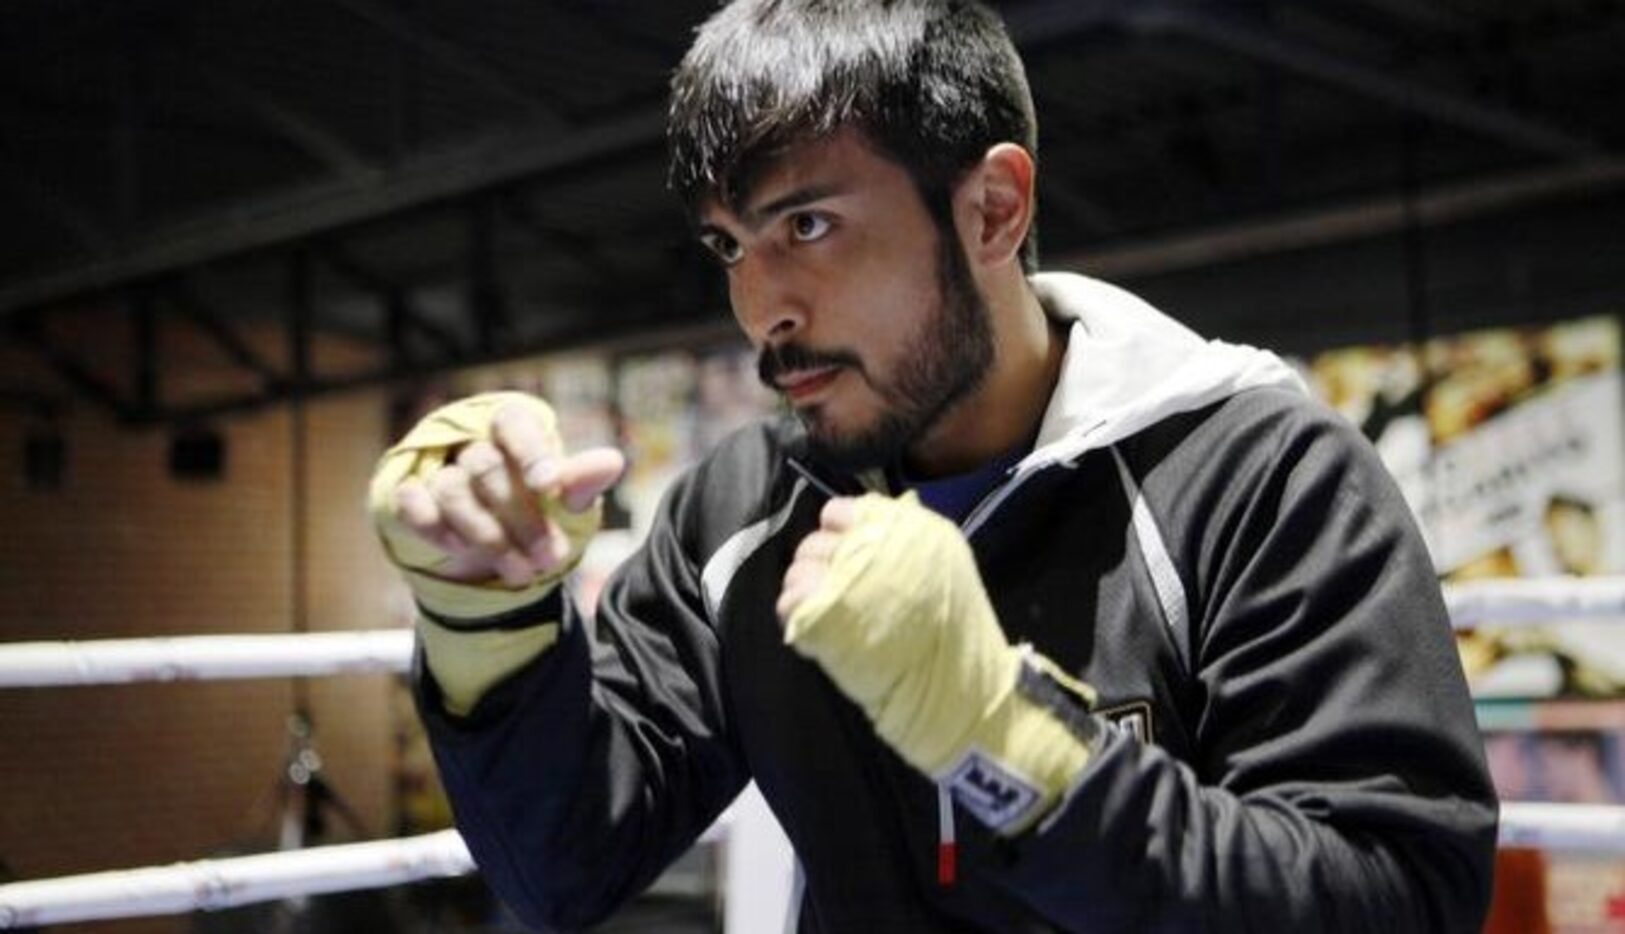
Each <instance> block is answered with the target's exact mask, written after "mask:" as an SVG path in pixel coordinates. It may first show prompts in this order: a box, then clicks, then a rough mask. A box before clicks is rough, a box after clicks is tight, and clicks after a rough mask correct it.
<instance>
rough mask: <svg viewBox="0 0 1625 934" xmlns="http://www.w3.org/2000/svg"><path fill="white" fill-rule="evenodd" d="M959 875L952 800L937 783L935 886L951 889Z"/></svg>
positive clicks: (946, 789) (941, 784)
mask: <svg viewBox="0 0 1625 934" xmlns="http://www.w3.org/2000/svg"><path fill="white" fill-rule="evenodd" d="M958 874H959V844H958V843H957V842H955V840H954V799H953V797H952V796H950V795H949V794H948V786H947V785H945V784H943V783H942V782H938V783H937V885H939V886H941V887H942V888H945V889H949V888H953V885H954V882H955V881H956V879H957V877H958Z"/></svg>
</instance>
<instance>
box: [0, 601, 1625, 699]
mask: <svg viewBox="0 0 1625 934" xmlns="http://www.w3.org/2000/svg"><path fill="white" fill-rule="evenodd" d="M1444 595H1445V605H1446V606H1447V607H1448V608H1449V610H1450V616H1451V619H1452V621H1453V623H1454V625H1455V626H1456V627H1457V628H1459V629H1470V628H1473V627H1476V626H1480V625H1485V624H1491V623H1493V624H1501V625H1505V624H1525V625H1527V624H1530V623H1537V622H1549V621H1551V620H1554V619H1605V618H1610V617H1621V618H1625V577H1592V578H1531V579H1509V580H1485V581H1471V582H1466V583H1460V584H1450V585H1446V586H1445V588H1444ZM411 661H412V632H411V630H410V629H376V630H360V631H345V632H320V633H307V634H299V635H291V634H290V635H246V636H165V637H158V638H149V639H105V640H92V641H63V642H16V643H11V644H0V688H20V687H51V686H57V685H87V684H129V683H134V682H140V681H191V680H215V679H236V678H296V677H317V676H324V675H338V674H354V673H362V672H376V671H384V672H403V671H406V670H407V669H408V668H409V667H411Z"/></svg>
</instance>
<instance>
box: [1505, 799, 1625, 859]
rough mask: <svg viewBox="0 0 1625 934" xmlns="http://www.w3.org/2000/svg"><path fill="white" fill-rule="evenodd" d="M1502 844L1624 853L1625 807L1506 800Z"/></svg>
mask: <svg viewBox="0 0 1625 934" xmlns="http://www.w3.org/2000/svg"><path fill="white" fill-rule="evenodd" d="M1501 845H1502V846H1505V847H1526V848H1528V849H1536V850H1561V851H1565V852H1583V853H1607V854H1612V855H1615V856H1625V807H1621V806H1619V805H1612V804H1544V803H1537V802H1531V801H1505V802H1502V804H1501Z"/></svg>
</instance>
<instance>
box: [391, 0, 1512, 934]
mask: <svg viewBox="0 0 1625 934" xmlns="http://www.w3.org/2000/svg"><path fill="white" fill-rule="evenodd" d="M1080 93H1088V90H1087V89H1080ZM669 136H670V142H671V150H672V162H673V164H672V181H673V187H674V188H675V189H676V190H677V192H678V194H679V195H680V197H681V198H682V199H683V202H684V204H685V205H686V206H687V208H688V210H689V212H690V215H691V217H692V219H693V221H694V229H695V233H696V238H697V239H698V241H699V242H700V244H701V245H702V247H703V248H704V249H706V250H708V251H709V252H710V253H711V254H712V255H713V256H714V257H715V258H716V260H717V263H718V265H719V266H720V267H721V269H722V275H725V276H726V278H727V282H728V289H729V296H730V301H731V304H732V308H733V313H734V316H735V318H736V319H737V321H738V323H739V325H740V327H741V329H742V330H743V331H744V333H745V335H746V337H747V338H748V339H749V340H750V342H751V344H752V346H753V347H754V348H755V349H756V350H757V352H758V354H759V357H760V370H761V374H762V377H763V379H764V380H765V381H766V382H767V383H768V384H769V385H770V386H772V387H773V388H774V389H775V390H777V391H778V392H779V393H780V394H782V396H783V397H784V399H785V401H786V403H787V410H788V411H787V413H786V414H785V415H784V416H783V417H781V418H776V419H771V420H768V421H765V422H763V423H761V424H758V425H754V426H752V427H749V428H746V429H744V430H741V431H740V432H738V433H736V434H734V435H732V436H730V437H729V438H728V439H726V440H725V441H723V442H722V443H721V444H720V445H719V446H718V447H717V448H716V449H715V450H714V451H712V452H711V453H710V454H709V455H708V456H707V457H706V458H705V459H704V460H703V461H702V462H701V463H699V464H698V465H696V466H695V467H693V468H692V469H691V470H689V471H688V472H686V473H685V474H684V475H683V476H682V477H681V478H680V479H679V480H678V481H677V483H676V484H675V486H674V488H673V489H672V490H671V491H670V492H669V493H668V495H667V496H666V497H665V499H664V501H663V504H662V506H661V508H660V510H659V514H658V515H657V517H656V518H655V520H654V523H653V526H652V528H651V530H650V532H649V536H648V539H647V541H646V542H645V543H644V545H643V546H642V548H641V549H640V550H639V551H638V552H637V553H636V554H635V555H634V556H632V557H631V558H630V559H629V560H628V561H627V562H626V563H625V564H624V565H623V566H622V567H621V568H620V569H619V570H618V571H617V572H616V573H615V575H614V576H613V577H612V578H611V580H610V581H609V582H608V584H607V585H606V587H605V589H604V592H603V595H602V596H601V598H600V600H599V603H598V605H597V608H596V611H597V612H596V617H595V620H594V621H593V623H592V624H590V625H589V624H588V623H586V622H585V621H584V617H583V615H582V613H581V609H580V608H579V607H578V606H577V605H576V604H575V602H574V600H573V598H572V596H571V594H570V593H569V588H568V587H567V586H566V584H565V579H566V574H567V572H568V570H569V569H570V567H571V566H572V565H573V563H574V562H575V561H576V560H577V559H578V558H579V556H580V554H581V552H582V550H583V548H584V547H585V545H586V543H587V541H588V540H589V539H590V537H591V535H592V534H593V532H594V530H595V529H596V527H597V522H598V506H597V503H598V500H599V496H600V494H602V493H603V492H604V491H605V490H606V489H607V488H608V487H609V486H610V485H612V484H613V483H614V482H615V480H616V478H617V477H618V476H619V474H620V472H621V471H622V469H623V461H622V459H621V456H620V455H619V454H618V453H617V452H615V451H613V450H591V451H582V452H575V453H571V452H568V451H566V450H565V449H564V447H563V444H562V442H561V440H560V439H559V437H558V434H557V432H556V427H555V420H554V417H553V413H552V412H551V410H550V409H549V408H548V406H547V405H546V403H545V402H543V401H542V400H538V399H534V398H531V397H528V396H522V395H518V394H492V395H486V396H479V397H475V398H473V399H469V400H464V401H462V402H459V403H455V404H453V405H451V406H448V407H446V408H444V409H441V410H439V411H437V412H435V413H432V414H431V415H429V416H428V417H427V418H425V419H424V421H423V422H422V423H420V424H419V425H418V426H417V427H416V428H414V429H413V430H412V431H411V432H410V433H409V434H408V435H407V436H406V437H405V438H404V439H403V440H402V441H401V442H400V443H399V444H398V445H396V446H395V447H394V448H392V449H391V451H390V452H389V453H388V454H387V455H386V456H385V458H384V460H383V461H382V463H381V464H380V467H379V471H378V474H377V476H376V477H375V480H374V484H373V490H372V505H373V510H374V514H375V516H376V517H377V521H378V525H379V529H380V532H381V536H382V538H383V541H384V544H385V547H386V550H387V551H388V553H389V555H390V557H391V559H392V560H393V561H394V562H395V563H396V564H397V565H398V566H400V568H401V569H402V571H403V573H404V574H405V575H406V578H407V580H408V582H409V583H410V584H411V586H412V588H413V591H414V593H415V595H416V597H417V600H418V603H419V606H420V608H421V610H422V613H421V619H420V621H419V624H418V633H419V645H420V653H419V661H420V664H419V667H418V671H417V675H416V679H415V683H416V688H417V695H418V701H419V705H420V710H421V712H422V715H423V717H424V720H425V722H426V724H427V727H428V730H429V735H430V737H431V740H432V742H433V745H434V749H435V752H436V756H437V761H438V763H439V766H440V768H441V772H442V777H443V779H444V782H445V785H446V788H447V791H448V792H449V794H450V796H451V800H452V803H453V807H454V809H455V811H456V814H457V819H458V825H459V827H460V828H461V829H462V831H463V833H464V836H465V837H466V838H467V840H468V842H469V845H470V847H471V848H472V849H473V851H474V854H475V856H476V858H477V859H478V861H479V863H480V866H481V868H482V870H483V871H484V873H485V875H486V877H487V879H488V880H489V881H490V883H491V884H492V886H493V887H494V888H495V889H496V891H497V892H498V893H499V894H500V895H501V897H502V898H503V899H505V900H506V901H507V902H508V904H509V905H510V906H512V907H513V908H514V909H515V910H516V911H517V912H518V913H519V914H520V915H521V916H522V917H523V918H525V919H527V920H528V921H530V922H531V923H534V924H537V925H539V926H564V927H573V926H579V925H584V924H588V923H590V922H592V921H594V920H596V919H599V918H601V917H603V916H605V915H606V914H607V913H609V912H611V911H612V910H614V908H615V907H616V906H617V905H619V904H620V903H622V902H623V901H624V900H625V899H627V898H628V897H630V896H631V895H633V894H635V893H636V892H638V891H640V890H641V889H642V888H643V887H644V886H645V885H647V884H648V883H649V882H650V881H652V880H653V879H654V878H655V876H656V875H658V874H659V873H660V872H661V870H662V869H663V868H664V867H665V866H666V865H667V864H668V863H669V862H670V861H671V860H672V859H673V858H675V857H676V856H677V855H678V854H680V853H681V852H682V851H683V850H684V849H685V848H687V847H688V846H689V845H690V844H691V843H692V842H693V841H694V839H695V838H696V837H697V835H698V834H699V833H700V832H701V831H702V830H704V828H705V827H707V826H708V825H709V824H710V823H711V821H712V820H713V819H714V818H715V817H716V816H717V814H718V813H719V812H720V811H721V810H722V809H723V808H724V807H725V806H726V805H727V804H728V803H729V801H730V800H731V799H732V798H733V797H734V795H735V794H737V793H738V792H739V790H740V789H741V787H742V786H743V785H744V783H745V782H747V781H749V780H754V781H756V783H757V784H758V785H759V786H760V788H761V791H762V793H763V795H764V796H765V798H766V800H767V802H768V803H769V805H770V806H771V807H772V809H773V811H774V813H775V814H776V816H777V817H778V819H779V821H780V822H781V823H782V824H783V826H784V828H785V831H786V833H787V834H788V836H789V838H790V840H791V842H792V844H793V845H794V847H795V850H796V854H797V856H798V859H799V862H800V865H801V867H802V870H803V871H804V874H805V883H806V884H805V887H804V898H803V902H802V904H801V906H800V912H799V918H800V922H801V925H802V927H801V929H802V930H805V931H825V932H832V931H888V932H893V931H973V930H974V931H1002V932H1010V931H1051V930H1065V931H1090V932H1101V931H1197V930H1215V931H1260V932H1280V931H1290V930H1316V931H1323V930H1325V931H1373V930H1382V931H1386V932H1391V934H1397V932H1437V931H1471V930H1476V928H1477V926H1478V924H1479V923H1480V922H1481V919H1482V915H1483V911H1484V908H1485V906H1486V904H1487V900H1488V891H1489V882H1490V862H1491V858H1492V855H1493V848H1494V842H1495V820H1496V810H1495V800H1494V796H1493V792H1492V791H1491V787H1490V784H1489V781H1488V777H1487V774H1486V772H1485V768H1484V763H1483V758H1482V751H1481V748H1480V745H1479V741H1478V738H1477V734H1476V730H1475V726H1474V722H1473V713H1472V708H1471V705H1470V702H1469V700H1468V696H1467V691H1466V685H1465V680H1464V678H1463V677H1462V674H1461V670H1460V666H1459V662H1458V661H1457V658H1456V655H1455V651H1454V648H1453V645H1452V642H1451V634H1450V629H1449V625H1448V621H1447V619H1446V617H1445V612H1444V607H1443V604H1442V601H1441V599H1440V595H1439V589H1438V586H1437V583H1436V581H1435V579H1434V575H1433V570H1432V565H1431V563H1430V561H1429V559H1428V555H1427V553H1426V551H1425V549H1424V547H1423V545H1422V542H1421V539H1420V537H1419V535H1418V533H1417V531H1416V529H1415V528H1414V526H1413V524H1412V521H1411V519H1410V517H1409V514H1408V512H1407V510H1406V507H1405V504H1404V502H1403V501H1402V499H1401V498H1400V496H1399V494H1398V492H1397V491H1396V489H1395V487H1394V484H1393V483H1392V482H1391V481H1390V479H1389V478H1388V477H1387V475H1386V474H1385V472H1384V471H1383V469H1382V467H1381V464H1380V463H1379V462H1378V460H1377V458H1376V457H1375V455H1374V453H1373V452H1372V451H1371V449H1370V448H1369V446H1368V445H1366V444H1365V443H1364V441H1362V440H1361V439H1360V438H1359V436H1358V434H1357V433H1356V432H1354V431H1353V430H1352V429H1350V428H1349V427H1347V426H1345V425H1344V424H1342V423H1341V422H1340V421H1339V420H1338V419H1337V418H1336V417H1334V416H1333V415H1331V414H1330V413H1328V412H1327V411H1325V410H1324V409H1322V408H1321V407H1320V406H1318V405H1316V404H1314V403H1313V402H1311V401H1310V400H1309V399H1307V398H1306V397H1305V394H1304V392H1303V388H1302V385H1301V383H1300V382H1299V380H1298V378H1297V377H1296V376H1295V375H1294V373H1293V372H1292V371H1291V370H1290V368H1288V367H1286V366H1285V365H1284V364H1282V363H1281V361H1280V360H1278V359H1277V358H1275V357H1274V356H1273V355H1271V354H1269V353H1266V352H1264V351H1260V350H1255V349H1252V348H1247V347H1241V346H1237V345H1232V344H1226V343H1223V342H1218V341H1208V340H1203V339H1201V338H1199V337H1198V336H1197V335H1195V334H1194V333H1192V332H1191V331H1189V330H1188V329H1186V328H1185V327H1183V326H1182V325H1180V324H1178V323H1176V322H1175V321H1173V320H1172V319H1170V318H1168V317H1166V316H1164V315H1163V314H1162V313H1161V312H1159V311H1157V310H1156V309H1153V308H1152V307H1150V306H1149V305H1147V304H1146V303H1145V302H1143V301H1141V300H1140V299H1138V298H1136V297H1135V296H1133V295H1131V294H1129V293H1127V292H1124V291H1122V290H1120V289H1117V288H1115V287H1112V286H1110V285H1107V284H1105V283H1102V282H1098V281H1095V280H1092V279H1088V278H1085V277H1081V276H1076V275H1068V274H1057V273H1049V274H1044V273H1039V272H1037V270H1036V253H1035V247H1034V238H1033V230H1034V215H1035V199H1034V190H1035V178H1036V171H1037V170H1036V165H1035V157H1034V154H1035V152H1036V137H1035V123H1034V118H1033V113H1032V104H1031V100H1030V95H1029V94H1028V92H1027V87H1026V81H1025V77H1024V75H1023V73H1022V67H1021V63H1020V61H1019V59H1018V58H1017V56H1016V53H1015V51H1014V49H1013V48H1012V46H1011V44H1010V42H1009V39H1008V37H1007V36H1006V35H1005V33H1004V30H1003V28H1002V26H1001V24H1000V23H999V21H998V20H997V18H996V17H995V16H994V15H993V14H992V13H990V12H989V11H987V10H986V9H985V8H983V7H981V6H979V5H976V4H974V3H970V2H960V0H894V2H889V3H878V2H861V0H738V2H735V3H732V4H729V5H728V6H726V7H725V8H723V9H722V10H721V11H719V12H718V13H717V14H716V15H715V16H714V17H713V18H712V19H711V20H710V21H709V22H708V23H707V24H706V25H705V26H704V27H703V28H702V29H701V30H700V31H699V33H698V34H697V37H696V40H695V43H694V46H693V47H692V49H691V50H690V51H689V53H688V55H687V57H686V58H685V59H684V61H683V64H682V66H681V67H680V68H679V69H678V71H677V73H676V75H675V77H674V79H673V101H672V110H671V120H670V126H669Z"/></svg>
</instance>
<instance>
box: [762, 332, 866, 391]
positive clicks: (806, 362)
mask: <svg viewBox="0 0 1625 934" xmlns="http://www.w3.org/2000/svg"><path fill="white" fill-rule="evenodd" d="M841 366H844V367H851V368H853V369H855V370H858V371H859V372H862V370H863V362H862V361H861V360H859V359H858V355H857V354H855V353H852V352H851V351H849V350H812V349H809V348H807V347H803V346H801V345H800V344H779V345H777V346H773V347H764V348H762V352H761V353H760V354H759V355H758V356H757V358H756V378H757V379H760V380H761V381H762V385H764V386H766V387H767V388H769V389H772V390H775V391H776V390H778V388H779V387H778V379H779V377H780V376H781V375H783V374H784V373H785V372H788V371H794V370H813V369H818V368H820V367H841Z"/></svg>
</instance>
